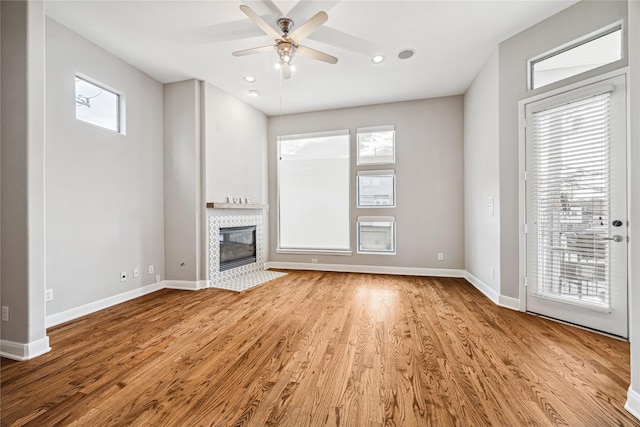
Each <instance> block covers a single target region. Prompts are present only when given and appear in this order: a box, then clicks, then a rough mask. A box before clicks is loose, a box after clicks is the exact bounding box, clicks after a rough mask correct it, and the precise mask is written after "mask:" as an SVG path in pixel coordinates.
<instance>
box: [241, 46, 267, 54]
mask: <svg viewBox="0 0 640 427" xmlns="http://www.w3.org/2000/svg"><path fill="white" fill-rule="evenodd" d="M272 51H273V46H262V47H254V48H251V49H245V50H239V51H237V52H233V56H245V55H253V54H254V53H262V52H272Z"/></svg>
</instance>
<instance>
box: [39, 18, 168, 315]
mask: <svg viewBox="0 0 640 427" xmlns="http://www.w3.org/2000/svg"><path fill="white" fill-rule="evenodd" d="M46 32H47V43H46V49H47V50H46V65H47V73H46V88H47V89H46V94H47V100H46V113H47V120H46V141H47V142H46V168H45V170H46V207H47V209H46V228H47V239H46V256H47V288H49V289H53V292H54V300H53V301H50V302H48V303H47V315H52V314H56V313H60V312H63V311H66V310H71V309H74V308H77V307H79V306H82V305H86V304H90V303H93V302H95V301H98V300H100V299H103V298H107V297H111V296H114V295H118V294H122V293H124V292H128V291H132V290H135V289H139V288H141V287H143V286H145V285H149V284H152V283H155V281H156V278H155V274H161V276H164V274H163V272H164V228H163V227H164V225H163V224H164V219H163V146H162V142H163V129H162V128H163V125H162V121H163V117H162V109H163V106H162V85H161V84H160V83H158V82H157V81H155V80H154V79H152V78H150V77H149V76H147V75H146V74H144V73H142V72H141V71H139V70H137V69H135V68H133V67H132V66H131V65H129V64H127V63H126V62H124V61H122V60H120V59H119V58H116V57H115V56H113V55H111V54H110V53H108V52H107V51H105V50H103V49H102V48H100V47H98V46H96V45H94V44H92V43H91V42H89V41H88V40H86V39H84V38H82V37H80V36H79V35H77V34H76V33H73V32H72V31H70V30H68V29H67V28H65V27H63V26H62V25H60V24H58V23H57V22H56V21H53V20H51V19H49V18H47V21H46ZM76 72H80V73H82V74H85V75H87V76H89V77H91V78H94V79H96V80H98V81H100V82H102V83H104V84H106V85H108V86H110V87H113V88H115V89H117V90H119V91H122V92H124V95H125V99H126V135H121V134H118V133H116V132H112V131H108V130H105V129H103V128H99V127H97V126H93V125H89V124H86V123H84V122H80V121H78V120H76V119H75V109H76V106H75V104H74V102H73V99H74V98H75V80H74V79H75V73H76ZM149 265H154V269H155V274H152V275H150V274H148V266H149ZM134 268H139V270H140V276H139V277H137V278H134V277H133V269H134ZM121 272H127V280H126V281H124V282H121V281H120V273H121Z"/></svg>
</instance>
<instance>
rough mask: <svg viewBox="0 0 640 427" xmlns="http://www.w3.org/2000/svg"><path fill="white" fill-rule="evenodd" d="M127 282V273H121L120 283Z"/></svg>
mask: <svg viewBox="0 0 640 427" xmlns="http://www.w3.org/2000/svg"><path fill="white" fill-rule="evenodd" d="M125 280H127V272H126V271H123V272H122V273H120V281H121V282H124V281H125Z"/></svg>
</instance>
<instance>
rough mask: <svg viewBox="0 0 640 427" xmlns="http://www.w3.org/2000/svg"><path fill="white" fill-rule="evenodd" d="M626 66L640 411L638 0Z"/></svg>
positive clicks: (634, 383)
mask: <svg viewBox="0 0 640 427" xmlns="http://www.w3.org/2000/svg"><path fill="white" fill-rule="evenodd" d="M629 66H630V78H629V82H630V93H631V97H630V99H631V102H630V107H631V110H630V112H629V117H630V118H631V120H630V127H631V144H630V146H631V161H630V164H631V165H632V166H631V189H630V193H631V217H630V218H629V222H630V224H631V233H632V234H631V243H630V245H631V252H630V257H631V294H630V298H631V313H630V320H629V322H630V325H631V330H630V338H629V340H630V341H631V387H630V389H629V395H630V396H632V395H633V397H634V398H635V400H634V405H635V406H634V410H635V414H636V416H639V415H640V2H637V1H631V2H629Z"/></svg>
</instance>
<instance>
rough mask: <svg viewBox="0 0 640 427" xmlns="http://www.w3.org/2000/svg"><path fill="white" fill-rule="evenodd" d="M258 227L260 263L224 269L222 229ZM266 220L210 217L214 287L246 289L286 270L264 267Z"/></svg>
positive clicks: (246, 216) (257, 247)
mask: <svg viewBox="0 0 640 427" xmlns="http://www.w3.org/2000/svg"><path fill="white" fill-rule="evenodd" d="M251 225H255V226H256V262H255V263H252V264H248V265H243V266H241V267H236V268H232V269H230V270H226V271H220V240H219V237H220V229H221V228H227V227H244V226H251ZM264 252H265V245H264V221H263V217H262V215H223V216H213V215H212V216H209V283H210V286H211V287H212V288H218V289H227V290H231V291H236V292H242V291H245V290H247V289H250V288H252V287H254V286H257V285H259V284H262V283H265V282H268V281H270V280H273V279H277V278H278V277H282V276H284V275H286V273H278V272H275V271H266V270H265V269H264V260H265V257H264Z"/></svg>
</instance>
